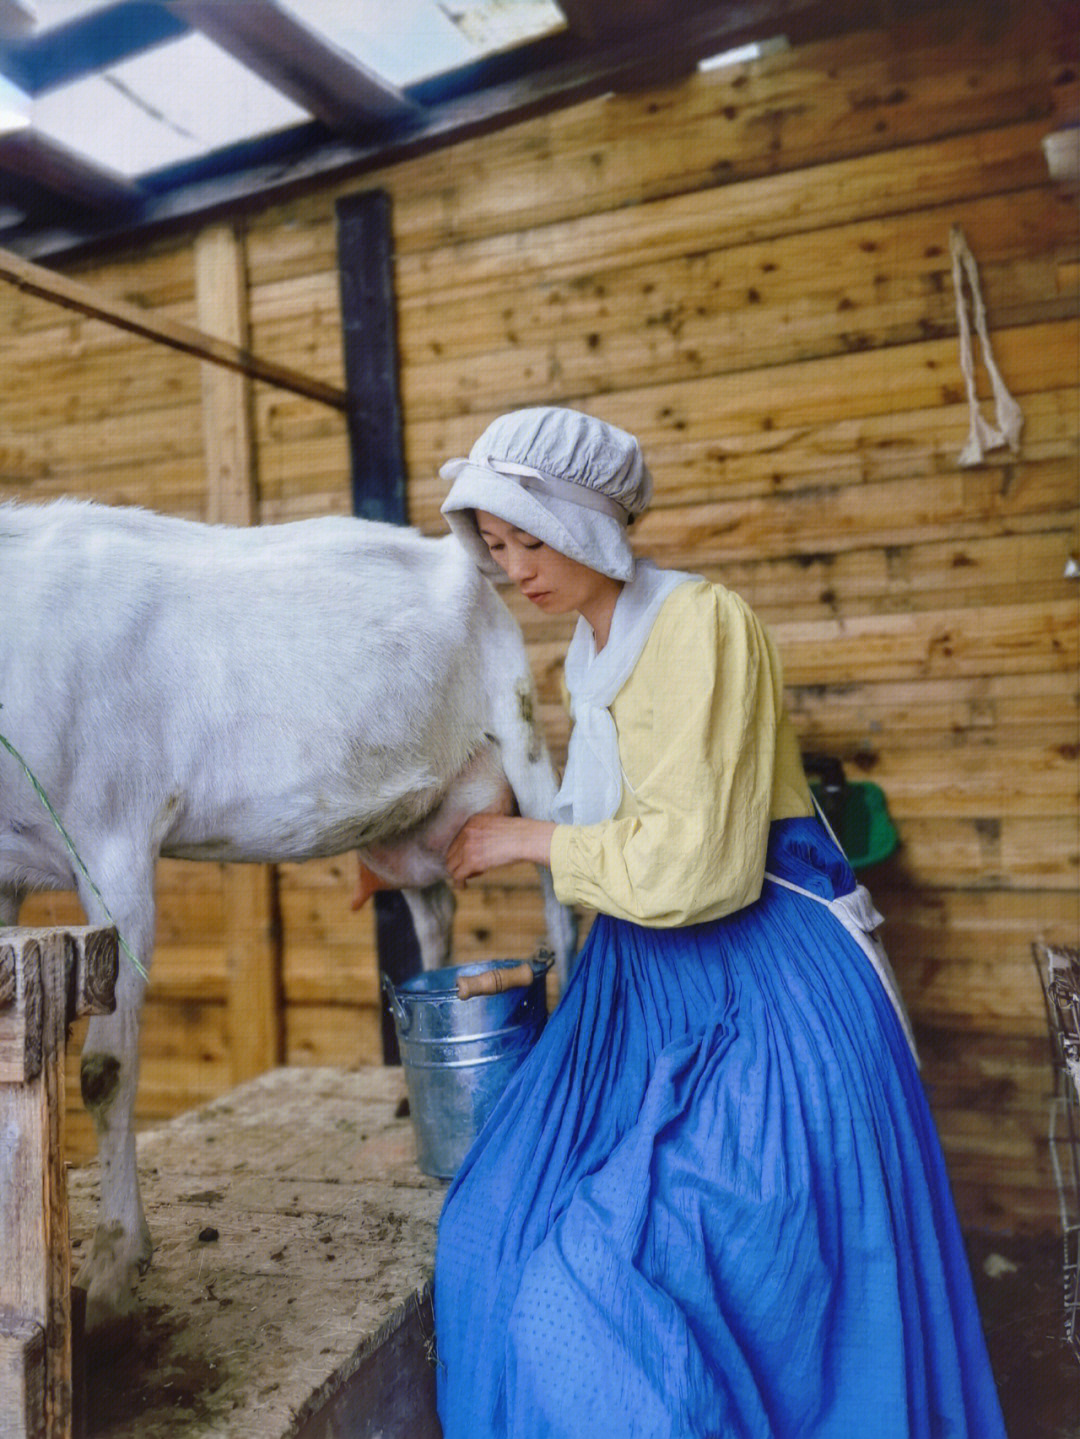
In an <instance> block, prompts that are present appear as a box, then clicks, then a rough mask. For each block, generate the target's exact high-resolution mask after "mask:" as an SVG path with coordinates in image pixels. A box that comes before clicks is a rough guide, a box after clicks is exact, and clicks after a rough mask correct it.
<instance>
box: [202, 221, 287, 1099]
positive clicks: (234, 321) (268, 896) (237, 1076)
mask: <svg viewBox="0 0 1080 1439" xmlns="http://www.w3.org/2000/svg"><path fill="white" fill-rule="evenodd" d="M195 288H196V295H197V301H198V312H199V324H200V326H201V327H202V328H203V329H205V330H207V331H209V332H210V333H211V334H214V335H218V336H220V337H221V338H222V339H224V340H227V341H229V342H230V343H231V344H234V345H236V346H238V347H239V348H241V349H244V350H246V349H247V344H248V310H247V274H246V265H245V260H244V246H243V240H242V238H241V236H240V235H239V234H238V233H237V231H236V230H235V228H234V227H233V226H231V225H226V224H220V225H211V226H209V227H208V228H207V229H205V230H203V231H202V233H201V234H200V235H199V236H198V238H197V239H196V242H195ZM203 443H204V446H205V449H206V475H207V501H208V503H207V519H208V520H209V521H210V522H211V524H228V525H252V524H255V523H256V522H257V520H258V482H257V476H256V471H255V446H254V442H253V430H252V419H251V381H250V380H249V379H248V378H247V376H246V375H242V374H238V373H236V372H235V371H232V370H225V369H222V368H220V367H219V366H216V365H204V366H203ZM224 875H225V879H224V883H225V931H226V933H225V943H226V950H227V959H228V1005H229V1059H230V1067H231V1075H232V1079H233V1082H234V1083H235V1084H239V1083H240V1082H241V1081H242V1080H245V1079H252V1078H254V1077H255V1075H257V1074H262V1073H263V1072H264V1071H265V1070H267V1069H273V1068H274V1067H275V1066H276V1065H278V1064H280V1063H281V1060H282V1054H283V1044H282V1016H281V934H280V930H281V926H280V923H279V920H278V900H277V870H276V869H275V868H274V866H272V865H265V864H260V865H254V864H244V865H226V866H225V871H224Z"/></svg>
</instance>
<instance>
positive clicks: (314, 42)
mask: <svg viewBox="0 0 1080 1439" xmlns="http://www.w3.org/2000/svg"><path fill="white" fill-rule="evenodd" d="M163 3H164V4H165V5H166V7H167V8H168V10H169V11H170V12H171V13H172V14H173V15H175V16H176V17H177V18H179V19H181V20H184V21H186V22H187V23H188V24H189V25H191V26H193V27H194V28H195V29H197V30H201V31H202V33H203V34H204V35H206V36H207V37H208V38H209V39H211V40H213V41H214V42H215V43H216V44H218V45H220V46H221V48H222V49H223V50H227V51H228V52H229V53H230V54H231V55H232V56H234V57H235V59H237V60H239V61H241V62H242V63H243V64H244V65H246V66H247V67H248V69H249V70H253V71H254V72H255V73H256V74H257V75H261V76H262V78H263V79H264V80H267V81H268V82H269V83H270V84H271V85H273V86H275V88H276V89H278V90H280V91H281V92H282V94H285V95H288V97H289V98H290V99H291V100H294V101H295V102H296V103H297V104H298V105H302V106H303V107H304V109H306V110H308V111H309V112H310V113H311V114H312V115H314V116H315V118H316V119H318V120H321V121H323V123H324V124H326V125H328V126H329V127H330V129H332V130H338V131H344V132H346V133H349V132H352V131H355V130H357V129H360V128H362V127H363V126H365V125H370V124H372V123H385V122H386V121H388V120H395V119H407V118H408V117H410V116H418V115H419V114H420V110H419V107H418V106H417V105H415V104H414V103H413V102H412V101H411V100H409V99H408V98H407V97H406V96H405V95H404V94H403V93H402V92H401V91H400V90H399V89H397V87H396V86H394V85H391V84H390V83H389V82H388V81H386V80H384V79H383V78H382V77H381V76H379V75H377V74H375V72H374V71H372V70H368V69H367V68H366V67H365V66H363V65H361V64H359V62H358V61H356V60H353V59H352V58H351V57H349V56H347V55H345V54H343V52H342V51H340V50H338V49H336V48H335V47H334V46H333V45H330V44H328V43H327V42H326V41H324V40H322V39H321V38H320V37H319V36H318V35H317V34H316V33H315V32H314V31H313V30H310V29H309V28H308V27H307V26H306V25H304V24H303V23H302V22H301V21H300V20H299V19H298V18H297V17H296V16H295V15H294V14H292V12H291V11H288V10H286V9H284V8H283V7H282V6H281V5H279V4H277V3H276V0H244V4H242V5H222V4H221V0H163Z"/></svg>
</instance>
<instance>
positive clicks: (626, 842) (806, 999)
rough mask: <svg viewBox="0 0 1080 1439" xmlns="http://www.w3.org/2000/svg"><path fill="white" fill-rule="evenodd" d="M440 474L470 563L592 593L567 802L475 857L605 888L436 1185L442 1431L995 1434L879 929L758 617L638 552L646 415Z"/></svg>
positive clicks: (550, 432) (499, 444) (997, 1427)
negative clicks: (505, 1079)
mask: <svg viewBox="0 0 1080 1439" xmlns="http://www.w3.org/2000/svg"><path fill="white" fill-rule="evenodd" d="M443 474H444V476H446V477H447V478H450V479H452V480H453V485H452V488H451V490H450V493H449V496H448V498H447V501H446V503H445V505H444V506H443V513H444V514H445V515H446V517H447V520H448V522H449V524H450V526H451V528H452V529H453V531H454V532H455V534H456V535H457V536H458V538H459V539H460V540H461V542H462V543H463V544H464V545H466V547H467V548H468V549H469V550H470V551H471V553H472V554H473V555H474V556H475V558H476V560H477V563H478V564H479V565H480V566H481V567H482V568H483V569H484V570H485V572H487V573H489V574H496V575H497V574H500V573H501V574H502V575H504V576H505V577H507V578H509V580H511V581H512V582H513V583H515V584H516V585H517V586H518V587H519V589H520V590H521V591H522V593H524V594H525V595H526V596H527V597H528V598H529V599H530V600H532V602H533V603H534V604H536V605H537V606H538V607H539V608H540V609H542V610H543V611H544V612H545V613H547V614H563V613H570V612H573V611H576V612H577V613H578V615H579V620H578V625H577V629H576V631H575V634H574V637H573V641H572V643H571V646H570V649H569V652H568V655H567V662H566V681H567V686H568V689H569V692H570V697H571V704H572V712H573V717H574V729H573V732H572V735H571V742H570V750H569V756H568V761H567V770H566V775H565V778H564V782H563V786H562V789H561V790H560V793H559V796H558V800H557V802H556V806H555V813H554V815H553V822H551V823H547V822H541V821H535V820H526V819H522V818H510V817H502V816H492V815H481V816H476V817H474V818H473V819H472V820H470V821H469V822H468V823H467V824H466V826H465V827H464V829H463V830H462V831H461V833H460V834H459V835H458V837H457V838H456V839H455V841H454V844H453V845H452V846H451V851H450V856H449V861H448V863H449V866H450V870H451V873H452V874H453V876H454V878H455V880H456V881H457V882H459V883H464V882H465V881H467V880H468V879H470V878H471V877H473V876H475V875H478V874H481V873H483V872H485V871H486V870H488V869H490V868H492V867H494V866H497V865H502V864H508V863H512V862H516V861H519V860H533V861H537V862H540V863H544V864H549V865H550V866H551V870H552V875H553V878H554V882H555V889H556V893H557V895H558V897H559V898H560V899H561V900H563V901H564V902H566V903H579V904H583V905H587V906H590V907H593V908H595V909H597V910H598V911H599V914H598V917H597V919H596V921H595V923H594V925H593V927H592V930H591V932H590V934H589V937H588V940H587V942H586V944H585V947H584V949H583V950H582V953H581V955H580V957H579V960H578V962H577V965H576V968H575V970H574V973H573V976H572V978H571V980H570V982H569V984H568V985H567V989H566V992H565V994H564V995H563V996H562V997H561V999H560V1002H559V1004H558V1006H557V1008H556V1010H555V1012H554V1014H553V1015H552V1016H551V1018H550V1019H549V1021H548V1024H547V1027H546V1029H545V1031H544V1033H543V1035H542V1037H541V1039H540V1041H539V1043H538V1044H537V1046H536V1048H535V1049H534V1051H533V1052H532V1054H531V1055H530V1057H529V1059H528V1060H527V1061H526V1063H525V1064H524V1065H523V1066H522V1068H521V1069H520V1070H519V1071H518V1073H517V1075H516V1076H515V1078H514V1079H513V1080H512V1081H511V1084H510V1085H509V1087H508V1088H507V1090H506V1092H505V1094H504V1095H503V1097H502V1099H501V1100H500V1102H499V1104H498V1106H497V1107H496V1110H495V1112H494V1114H493V1115H492V1117H491V1119H490V1120H489V1122H488V1123H487V1125H486V1126H485V1128H484V1130H483V1132H482V1133H481V1134H480V1136H479V1138H478V1139H477V1141H476V1143H475V1144H474V1145H473V1147H472V1149H471V1150H470V1152H469V1154H468V1155H467V1157H466V1159H465V1162H464V1164H463V1165H462V1168H461V1170H460V1172H459V1173H458V1175H457V1177H456V1178H455V1180H454V1182H453V1184H452V1186H451V1188H450V1190H449V1192H448V1195H447V1199H446V1204H445V1207H444V1210H443V1215H442V1219H441V1222H440V1229H439V1244H438V1252H437V1259H436V1274H435V1310H436V1330H437V1343H438V1354H439V1368H438V1383H439V1412H440V1416H441V1418H442V1423H443V1428H444V1433H445V1435H446V1439H466V1436H468V1439H482V1436H485V1439H486V1436H495V1435H499V1436H502V1435H513V1436H516V1439H522V1436H530V1439H532V1436H535V1439H539V1436H542V1435H543V1436H547V1435H560V1436H579V1435H580V1436H589V1439H615V1436H618V1439H623V1436H626V1439H629V1436H632V1435H634V1436H638V1435H640V1436H642V1439H663V1436H676V1435H678V1436H708V1435H716V1436H720V1435H723V1436H725V1439H727V1436H731V1439H788V1436H814V1439H901V1436H903V1439H910V1436H927V1439H931V1437H932V1436H934V1439H945V1436H950V1439H962V1436H970V1439H998V1436H1001V1435H1003V1432H1004V1431H1003V1427H1002V1421H1001V1414H1000V1409H999V1407H998V1403H997V1398H996V1394H995V1391H994V1386H993V1381H992V1377H991V1374H990V1369H989V1365H988V1361H987V1357H986V1350H985V1345H984V1343H983V1338H982V1332H981V1328H980V1325H979V1319H978V1314H977V1311H976V1308H975V1302H974V1296H973V1292H972V1287H971V1280H970V1274H969V1272H968V1270H967V1266H966V1259H965V1255H964V1251H963V1246H962V1241H961V1236H960V1232H959V1228H958V1224H957V1219H956V1214H955V1210H954V1208H953V1203H952V1199H951V1196H950V1192H949V1186H948V1180H947V1178H946V1174H945V1170H944V1166H943V1163H942V1158H941V1153H940V1149H939V1146H938V1142H937V1138H936V1135H935V1132H934V1128H933V1123H932V1120H931V1118H930V1115H929V1112H928V1109H927V1106H926V1101H925V1097H924V1094H923V1091H922V1087H921V1084H920V1081H919V1078H918V1074H917V1070H916V1062H915V1058H914V1053H913V1048H912V1045H911V1040H910V1032H909V1030H908V1027H907V1021H906V1017H905V1015H904V1011H903V1007H902V1005H901V1003H900V1001H899V998H898V996H897V994H896V990H895V985H894V983H893V981H892V976H891V973H890V971H889V969H888V965H887V962H886V961H885V958H884V954H883V952H882V951H881V950H880V948H879V947H878V946H877V945H876V944H875V943H874V942H873V940H872V939H871V937H870V933H869V932H870V931H871V930H872V929H873V927H874V926H875V925H876V924H877V923H879V922H880V916H879V915H877V914H876V913H875V912H874V910H873V906H872V905H871V904H870V901H869V896H868V895H867V894H866V891H865V890H863V889H861V888H860V887H857V886H856V884H855V881H854V877H853V875H852V873H851V870H850V868H849V866H848V864H847V861H846V860H845V858H844V856H843V854H842V852H841V851H840V849H839V848H838V846H837V844H836V842H835V840H834V839H833V838H832V837H831V836H830V835H829V833H828V832H827V831H826V830H825V828H823V826H822V824H821V823H820V822H819V821H818V819H817V818H815V817H814V807H813V801H812V799H811V796H810V792H809V789H808V787H807V783H806V779H805V776H804V774H803V770H802V765H801V761H800V758H799V753H798V748H797V745H796V741H795V737H794V733H793V731H792V728H791V726H790V723H789V720H788V718H787V716H786V715H785V713H784V708H783V700H782V688H781V677H780V667H779V663H778V661H777V657H776V654H775V651H774V649H773V647H772V644H771V641H770V639H769V636H768V635H767V634H766V632H765V631H764V629H763V628H762V626H761V625H760V623H759V622H758V621H757V620H756V618H755V617H754V615H753V614H752V613H751V612H750V610H749V609H748V608H747V606H746V605H745V604H744V603H743V602H742V601H741V600H740V599H738V598H737V597H736V596H735V595H733V594H731V593H730V592H729V591H727V590H725V589H724V588H723V587H721V586H717V585H711V584H708V583H706V582H705V581H704V580H702V579H700V578H698V577H695V576H691V575H684V574H679V573H672V572H665V571H662V570H659V569H657V568H656V567H655V566H653V565H651V564H649V563H647V562H645V561H640V560H639V561H636V562H635V560H634V557H633V555H632V553H631V551H630V548H629V545H628V543H627V538H626V527H627V523H628V521H629V519H630V518H631V517H632V516H633V515H636V514H639V513H640V512H641V511H642V510H643V509H644V508H645V506H646V505H647V503H648V500H649V497H650V494H651V488H652V482H651V478H650V475H649V472H648V470H647V468H646V466H645V464H644V462H643V460H642V457H641V453H640V450H639V448H638V445H637V442H636V440H634V438H633V437H632V436H631V435H628V434H626V433H625V432H624V431H622V430H619V429H616V428H615V427H613V426H611V425H608V424H605V423H603V422H601V421H599V420H596V419H593V418H591V417H589V416H586V415H581V414H578V413H576V412H574V411H569V410H559V409H535V410H526V411H519V412H516V413H514V414H510V415H506V416H503V417H502V418H501V419H499V420H497V421H495V422H494V424H492V425H491V426H489V428H488V430H487V431H486V432H485V433H484V434H483V435H482V436H481V437H480V439H479V440H478V441H477V443H476V445H475V446H474V447H473V450H472V453H471V454H470V456H469V459H468V460H455V461H451V462H450V464H449V465H447V466H444V468H443Z"/></svg>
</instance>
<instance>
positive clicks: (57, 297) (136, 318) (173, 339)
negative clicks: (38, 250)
mask: <svg viewBox="0 0 1080 1439" xmlns="http://www.w3.org/2000/svg"><path fill="white" fill-rule="evenodd" d="M0 280H8V281H10V283H11V284H13V285H17V286H18V288H19V289H20V290H24V291H25V292H26V293H27V294H29V295H36V296H38V298H39V299H42V300H48V301H49V302H50V303H52V304H55V305H61V306H63V307H64V308H65V309H68V310H75V311H77V312H78V313H79V314H80V315H87V316H89V318H90V319H93V320H103V321H105V323H106V324H109V325H115V326H116V327H117V328H118V329H120V330H127V331H128V332H129V333H131V334H133V335H141V336H142V337H143V338H144V339H147V340H154V341H156V342H157V343H158V344H161V345H168V346H169V347H170V348H171V349H174V350H180V351H182V352H183V353H184V354H187V355H194V356H195V358H196V359H199V360H206V361H207V362H209V363H210V364H213V365H221V366H222V367H224V368H225V369H228V370H235V371H237V372H238V373H239V374H242V375H247V376H249V377H250V378H251V379H254V380H262V381H264V382H265V383H266V384H268V385H276V386H277V387H278V388H279V389H283V390H291V391H292V392H293V393H294V394H297V395H304V396H305V397H306V398H307V399H309V400H317V401H318V402H319V403H320V404H323V405H330V406H332V407H333V408H334V409H336V410H344V409H345V408H346V407H347V405H348V397H347V396H346V394H345V392H344V391H343V390H340V389H338V388H337V387H336V386H334V385H327V384H324V383H323V382H322V381H321V380H313V379H311V378H310V377H309V376H307V375H301V374H299V373H298V372H297V371H295V370H290V369H288V368H287V367H286V366H285V365H278V364H276V363H274V362H273V361H272V360H262V359H260V358H259V357H258V356H257V355H253V354H252V353H251V352H250V351H249V350H248V349H247V348H246V347H245V346H242V345H237V344H235V343H232V342H230V341H228V340H225V339H218V338H217V337H215V336H214V335H209V334H204V333H203V332H202V331H201V330H197V329H195V328H194V327H193V326H191V325H185V324H184V323H183V322H182V321H180V320H172V319H167V318H166V317H165V316H163V315H153V314H150V313H148V312H147V311H146V310H140V309H139V308H138V307H137V306H136V305H129V304H127V303H126V302H125V301H123V300H111V299H108V298H107V297H105V296H103V295H99V294H98V293H97V292H96V291H95V290H93V289H92V288H91V287H90V286H89V285H83V284H81V283H80V282H79V281H78V280H70V279H68V278H67V277H66V276H65V275H59V274H57V273H56V272H55V271H54V270H48V269H46V268H45V267H44V266H42V265H35V264H33V263H32V262H31V261H29V260H24V259H22V258H21V256H19V255H13V254H12V253H11V252H10V251H9V250H0Z"/></svg>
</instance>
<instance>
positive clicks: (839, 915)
mask: <svg viewBox="0 0 1080 1439" xmlns="http://www.w3.org/2000/svg"><path fill="white" fill-rule="evenodd" d="M765 878H766V879H767V880H769V881H770V882H771V883H772V884H778V885H781V886H782V887H783V888H784V889H790V890H793V891H794V893H795V894H802V895H805V896H806V898H807V899H812V900H813V901H814V902H815V903H816V904H823V905H824V906H825V908H826V909H827V910H828V911H829V912H830V914H832V915H833V916H834V917H835V918H836V919H838V920H839V921H840V923H841V924H842V925H843V926H844V928H845V929H846V930H847V932H848V934H850V935H851V937H852V939H853V940H854V941H855V943H856V944H857V945H858V946H859V948H860V949H861V950H862V952H863V954H865V955H866V957H867V959H868V960H869V961H870V963H871V964H872V965H873V967H874V972H875V973H876V974H877V977H878V979H880V980H881V983H882V986H883V987H884V990H885V993H886V994H887V995H888V997H889V1002H890V1004H891V1005H892V1007H893V1009H894V1010H895V1011H896V1017H897V1019H899V1021H900V1027H901V1029H902V1030H903V1031H904V1038H905V1039H906V1040H907V1042H908V1046H909V1048H910V1049H911V1054H912V1058H913V1059H914V1060H915V1063H916V1064H918V1063H919V1052H918V1050H917V1049H916V1048H915V1035H914V1033H913V1032H912V1028H911V1020H910V1019H909V1018H908V1012H907V1010H906V1008H905V1007H904V1001H903V999H902V998H901V997H900V987H899V985H898V984H897V983H896V975H895V974H894V973H893V969H892V965H891V964H890V963H889V958H888V955H887V954H886V953H885V946H884V945H883V944H882V943H881V941H880V940H879V939H878V937H877V935H876V934H875V933H874V931H875V930H876V929H877V927H878V925H880V924H882V923H883V918H882V916H881V915H880V914H879V913H878V911H877V910H876V909H875V908H874V901H873V900H872V899H871V898H870V891H869V890H868V889H867V888H866V886H865V885H862V884H857V885H856V886H855V888H854V889H853V890H852V891H851V893H850V894H842V895H840V896H839V897H838V898H836V899H825V898H824V897H823V896H822V895H820V894H815V893H814V892H813V890H810V889H804V888H803V887H802V885H799V884H792V882H791V880H789V879H781V878H780V876H779V875H778V874H772V873H771V872H770V871H769V870H766V871H765Z"/></svg>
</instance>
